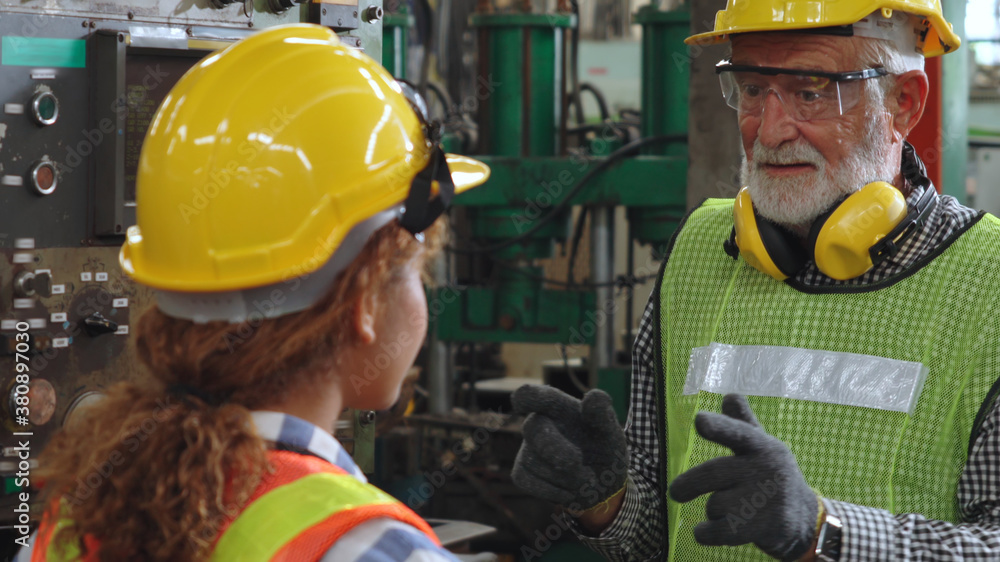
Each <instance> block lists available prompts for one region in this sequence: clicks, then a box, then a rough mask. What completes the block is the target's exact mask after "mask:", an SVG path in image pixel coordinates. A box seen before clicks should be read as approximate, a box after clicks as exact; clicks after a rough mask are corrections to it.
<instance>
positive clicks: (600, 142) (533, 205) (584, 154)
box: [510, 125, 619, 234]
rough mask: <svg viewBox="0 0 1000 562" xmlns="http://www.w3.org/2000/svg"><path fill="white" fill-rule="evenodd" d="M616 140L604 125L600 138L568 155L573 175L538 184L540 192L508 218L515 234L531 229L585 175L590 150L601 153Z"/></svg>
mask: <svg viewBox="0 0 1000 562" xmlns="http://www.w3.org/2000/svg"><path fill="white" fill-rule="evenodd" d="M618 139H619V137H618V135H617V134H616V131H615V129H614V128H613V127H611V126H610V125H605V127H604V128H603V129H602V130H601V134H600V136H599V137H598V138H596V139H594V140H593V141H591V143H590V145H589V146H587V147H585V148H583V149H581V150H578V151H575V152H573V153H572V154H571V155H570V159H569V161H570V163H571V164H573V165H574V166H575V167H576V171H575V173H574V172H571V171H570V170H565V169H564V170H560V171H559V173H558V174H556V177H555V178H554V179H551V180H549V181H542V182H539V184H540V185H541V188H542V190H541V191H539V192H538V193H535V195H534V196H533V197H526V198H525V199H524V203H525V206H524V210H523V211H522V212H521V213H518V214H514V215H511V217H510V220H511V221H513V223H514V228H515V230H517V233H518V234H521V233H522V232H524V230H526V229H528V228H531V226H532V225H533V224H534V221H536V220H538V219H539V218H541V217H542V213H543V212H545V211H546V210H548V209H550V208H551V207H554V206H556V205H558V204H559V203H561V202H562V200H561V199H560V197H562V195H563V193H564V192H565V191H567V190H568V189H569V188H570V187H572V186H573V185H574V184H575V183H576V182H577V180H578V179H579V178H578V175H579V174H583V173H585V172H586V171H587V169H588V168H589V167H590V164H591V163H592V159H591V154H592V153H591V151H592V150H593V151H595V152H601V151H603V150H605V149H606V148H607V146H608V143H611V142H613V141H616V140H618Z"/></svg>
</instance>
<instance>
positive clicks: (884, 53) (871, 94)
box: [854, 37, 924, 104]
mask: <svg viewBox="0 0 1000 562" xmlns="http://www.w3.org/2000/svg"><path fill="white" fill-rule="evenodd" d="M854 41H856V42H857V45H858V60H859V62H860V63H861V65H862V66H863V67H865V68H874V67H877V66H881V67H884V68H885V69H886V70H888V71H889V76H885V77H882V78H876V79H873V80H867V83H866V84H865V94H866V96H868V101H869V102H871V103H876V104H884V103H885V99H886V96H887V95H888V94H889V91H890V90H891V89H892V86H893V85H894V84H895V82H894V81H893V80H892V76H893V75H899V74H903V73H904V72H909V71H911V70H923V69H924V57H917V60H918V61H919V62H917V63H916V64H913V63H909V62H908V61H907V60H905V59H904V58H903V53H902V51H900V48H899V45H897V44H896V43H895V42H893V41H888V40H885V39H875V38H872V37H855V38H854ZM910 60H913V57H911V58H910Z"/></svg>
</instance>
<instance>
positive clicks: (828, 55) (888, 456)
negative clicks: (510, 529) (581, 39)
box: [513, 0, 1000, 562]
mask: <svg viewBox="0 0 1000 562" xmlns="http://www.w3.org/2000/svg"><path fill="white" fill-rule="evenodd" d="M724 40H730V41H731V42H732V57H731V59H729V60H726V61H723V62H721V63H720V64H719V65H718V67H717V70H718V73H719V76H720V79H721V82H722V86H723V93H724V94H725V96H726V99H727V102H728V103H729V105H730V106H731V107H733V108H734V109H736V111H737V115H738V120H739V127H740V133H741V136H742V141H743V148H744V151H745V154H746V160H745V162H744V165H743V181H744V184H745V185H746V187H745V188H744V189H743V190H742V191H741V192H740V194H739V196H738V197H737V200H736V201H735V203H734V202H733V201H732V200H725V201H724V200H710V201H708V202H706V203H705V204H704V205H702V206H701V207H700V208H698V209H696V210H695V211H693V212H692V213H691V215H690V216H689V217H688V218H687V220H686V221H685V223H684V224H683V225H682V226H681V228H680V230H679V231H678V234H677V236H676V238H675V240H674V241H673V243H672V246H671V249H670V253H669V256H668V258H667V260H666V262H665V263H664V268H663V270H662V274H661V280H660V282H659V286H658V287H657V290H656V291H655V292H654V294H653V295H652V297H651V299H650V304H649V306H648V308H647V310H646V314H645V315H644V316H643V319H642V322H641V325H640V332H639V337H638V339H637V341H636V345H635V350H634V373H633V384H632V404H631V411H630V414H629V420H628V423H627V425H626V429H625V431H624V433H623V432H622V430H621V429H620V428H619V427H618V426H617V424H616V423H615V420H614V416H613V413H612V412H611V409H610V401H609V400H608V398H607V396H606V395H604V394H603V393H601V392H600V391H591V392H590V393H588V394H587V395H586V396H585V397H584V399H583V400H582V401H576V400H575V399H572V398H570V397H568V396H566V395H564V394H561V393H559V392H558V391H556V390H554V389H551V388H548V387H537V386H529V387H523V388H521V389H519V390H518V391H517V392H516V393H515V395H514V403H515V407H516V408H517V409H518V410H519V411H520V412H522V413H525V414H530V415H529V416H528V418H527V419H526V420H525V424H524V445H523V446H522V449H521V451H520V453H519V455H518V459H517V461H516V463H515V467H514V471H513V477H514V480H515V482H517V483H518V484H519V485H520V486H521V487H523V488H525V489H527V490H529V491H531V492H533V493H535V494H536V495H538V496H540V497H543V498H546V499H549V500H551V501H553V502H556V503H559V504H562V505H563V506H565V507H566V508H567V511H568V512H570V513H572V514H573V515H574V518H572V519H571V525H572V526H573V528H574V530H575V531H576V532H577V534H579V535H580V536H581V538H582V540H583V541H584V542H586V543H588V544H589V545H590V546H592V547H593V548H594V549H595V550H597V551H599V552H601V553H602V554H604V555H605V556H606V557H607V558H609V559H611V560H645V559H669V560H678V561H698V562H700V561H709V560H729V561H746V560H767V559H770V558H777V559H780V560H842V561H875V560H879V561H881V560H885V561H888V560H1000V406H998V393H1000V383H998V376H1000V317H998V313H997V311H998V310H1000V302H998V301H1000V291H998V290H997V285H998V283H1000V221H998V220H997V219H996V218H994V217H992V216H989V215H985V214H983V213H977V212H975V211H973V210H971V209H968V208H966V207H964V206H962V205H960V204H959V203H958V202H957V201H956V200H955V199H954V198H951V197H946V196H938V194H937V193H936V190H935V188H934V186H933V185H931V182H930V181H929V180H928V179H927V177H926V175H925V171H924V168H923V165H922V163H921V162H920V160H919V159H918V158H917V156H916V155H915V154H914V151H913V148H912V147H911V146H910V145H909V144H908V143H907V142H906V138H907V135H908V134H909V133H910V132H911V131H912V130H913V127H914V126H915V125H916V123H917V121H918V120H919V119H920V116H921V114H922V113H923V110H924V106H925V102H926V98H927V92H928V81H927V76H926V75H925V74H924V72H923V61H924V56H936V55H938V54H942V53H944V52H948V51H951V50H954V49H956V48H958V46H959V40H958V38H957V37H956V36H955V35H954V33H952V31H951V28H950V26H949V25H948V24H947V22H945V21H944V19H943V18H942V15H941V10H940V4H939V3H938V1H937V0H909V1H906V0H894V1H891V2H890V1H886V0H883V1H882V2H871V3H868V2H862V1H859V0H825V1H823V0H820V1H810V2H805V1H798V0H796V1H792V2H787V1H785V0H759V1H757V0H754V1H752V2H751V1H749V0H730V2H729V6H728V7H727V9H726V10H725V11H723V12H720V13H719V16H718V18H717V21H716V28H715V30H714V31H713V32H710V33H707V34H703V35H698V36H695V37H692V38H690V39H689V40H688V41H689V43H708V42H720V41H724ZM744 395H746V396H747V397H748V398H744V397H743V396H744ZM720 410H721V413H716V412H719V411H720ZM626 459H627V460H626ZM668 483H669V487H668V486H667V484H668Z"/></svg>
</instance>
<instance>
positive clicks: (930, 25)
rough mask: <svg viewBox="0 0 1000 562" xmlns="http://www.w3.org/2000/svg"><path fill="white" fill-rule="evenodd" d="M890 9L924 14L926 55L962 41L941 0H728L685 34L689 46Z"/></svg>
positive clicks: (841, 21) (851, 20)
mask: <svg viewBox="0 0 1000 562" xmlns="http://www.w3.org/2000/svg"><path fill="white" fill-rule="evenodd" d="M894 11H899V12H905V13H908V14H912V15H915V16H918V17H920V18H923V19H922V21H921V22H920V26H921V27H922V29H919V30H918V31H919V36H918V41H917V46H918V48H919V49H920V50H921V52H922V53H923V55H924V56H925V57H934V56H938V55H942V54H945V53H949V52H951V51H954V50H956V49H958V47H959V46H960V45H961V44H962V40H961V39H960V38H959V37H958V35H956V34H955V32H954V31H953V30H952V26H951V24H950V23H948V22H947V21H945V19H944V15H943V14H942V13H941V2H940V0H883V1H881V2H862V1H858V0H791V1H789V0H729V2H728V4H727V6H726V9H725V10H721V11H719V12H718V14H716V17H715V29H714V30H712V31H709V32H707V33H700V34H698V35H693V36H691V37H688V38H687V40H686V41H685V42H686V43H687V44H688V45H712V44H716V43H722V42H724V41H727V40H729V36H730V35H733V34H737V33H751V32H761V31H794V30H800V29H801V30H807V29H814V28H824V27H837V26H845V25H852V24H855V23H857V22H859V21H861V20H862V19H864V18H865V17H867V16H868V15H869V14H873V13H874V12H880V14H881V15H882V16H883V17H885V18H891V17H892V14H893V12H894Z"/></svg>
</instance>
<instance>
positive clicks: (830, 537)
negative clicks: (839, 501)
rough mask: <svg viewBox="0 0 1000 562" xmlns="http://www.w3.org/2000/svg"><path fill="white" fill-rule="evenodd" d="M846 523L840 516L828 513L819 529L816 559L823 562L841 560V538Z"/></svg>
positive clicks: (837, 561)
mask: <svg viewBox="0 0 1000 562" xmlns="http://www.w3.org/2000/svg"><path fill="white" fill-rule="evenodd" d="M843 529H844V524H843V523H841V522H840V518H839V517H837V516H836V515H833V514H831V513H826V519H825V520H824V521H823V525H822V526H821V527H820V529H819V538H818V539H817V541H816V560H819V561H821V562H839V560H840V540H841V537H843Z"/></svg>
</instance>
